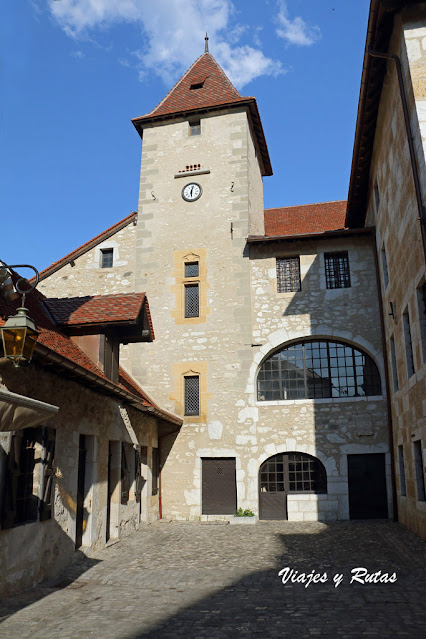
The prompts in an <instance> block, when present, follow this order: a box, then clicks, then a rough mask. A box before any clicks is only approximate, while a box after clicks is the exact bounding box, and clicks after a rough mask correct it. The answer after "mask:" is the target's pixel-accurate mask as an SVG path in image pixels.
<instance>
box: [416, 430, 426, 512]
mask: <svg viewBox="0 0 426 639" xmlns="http://www.w3.org/2000/svg"><path fill="white" fill-rule="evenodd" d="M413 449H414V451H413V452H414V466H415V471H416V484H417V501H426V483H425V481H426V477H425V470H424V462H423V452H422V442H421V440H420V439H418V440H417V441H415V442H413Z"/></svg>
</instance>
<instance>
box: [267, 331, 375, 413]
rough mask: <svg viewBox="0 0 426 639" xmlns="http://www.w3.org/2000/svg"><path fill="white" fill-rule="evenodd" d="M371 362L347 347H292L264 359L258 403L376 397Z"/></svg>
mask: <svg viewBox="0 0 426 639" xmlns="http://www.w3.org/2000/svg"><path fill="white" fill-rule="evenodd" d="M380 393H381V385H380V375H379V371H378V369H377V366H376V364H375V363H374V361H373V360H372V359H371V357H369V356H368V355H366V354H365V353H363V352H362V351H359V350H358V349H356V348H353V347H352V346H349V344H342V343H339V342H329V341H327V340H320V341H307V342H303V343H298V344H294V345H292V346H289V347H287V348H283V349H282V350H280V351H278V352H276V353H274V354H273V355H271V356H270V357H268V359H266V360H265V361H264V362H263V364H262V366H261V368H260V370H259V374H258V377H257V398H258V400H259V401H275V400H281V399H284V400H289V399H292V400H293V399H316V398H328V397H365V396H372V395H380Z"/></svg>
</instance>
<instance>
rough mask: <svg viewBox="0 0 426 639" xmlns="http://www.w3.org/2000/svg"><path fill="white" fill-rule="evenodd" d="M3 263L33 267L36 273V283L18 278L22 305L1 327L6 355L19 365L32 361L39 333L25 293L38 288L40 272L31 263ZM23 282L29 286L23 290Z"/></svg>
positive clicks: (16, 286) (17, 288)
mask: <svg viewBox="0 0 426 639" xmlns="http://www.w3.org/2000/svg"><path fill="white" fill-rule="evenodd" d="M2 265H3V266H4V267H5V268H31V269H32V270H33V271H35V274H36V278H35V283H33V284H29V283H28V280H27V279H26V278H25V277H20V278H19V279H18V281H17V282H16V284H15V289H16V291H17V292H18V293H20V294H21V295H22V303H21V306H20V307H19V308H17V309H16V315H13V316H12V317H9V319H8V320H7V321H6V323H5V324H4V326H2V327H1V328H0V330H1V336H2V341H3V351H4V355H5V357H7V358H8V359H10V360H12V362H13V364H14V366H16V367H18V366H19V365H20V364H28V363H29V362H30V361H31V358H32V355H33V351H34V346H35V344H36V341H37V337H38V335H39V333H38V331H37V330H36V327H35V324H34V322H33V320H32V319H31V317H30V316H29V315H28V312H29V311H28V309H27V308H25V295H26V294H27V293H30V292H31V291H33V290H34V289H35V288H36V286H37V284H38V280H39V273H38V271H37V269H36V268H34V266H30V265H29V264H13V265H12V266H9V265H8V264H5V263H4V262H2ZM21 282H25V283H26V285H27V286H29V288H27V289H26V290H23V289H22V288H21V287H20V284H21Z"/></svg>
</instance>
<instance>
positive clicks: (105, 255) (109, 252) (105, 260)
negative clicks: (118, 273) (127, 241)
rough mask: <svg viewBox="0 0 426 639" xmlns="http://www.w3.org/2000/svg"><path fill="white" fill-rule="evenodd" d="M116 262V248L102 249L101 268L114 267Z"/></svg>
mask: <svg viewBox="0 0 426 639" xmlns="http://www.w3.org/2000/svg"><path fill="white" fill-rule="evenodd" d="M113 262H114V249H112V248H107V249H101V268H112V265H113Z"/></svg>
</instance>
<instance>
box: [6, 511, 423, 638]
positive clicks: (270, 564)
mask: <svg viewBox="0 0 426 639" xmlns="http://www.w3.org/2000/svg"><path fill="white" fill-rule="evenodd" d="M425 548H426V545H425V544H424V543H423V542H422V541H421V540H420V539H419V538H417V537H415V536H414V535H413V534H411V533H410V532H408V531H407V530H406V529H404V528H403V527H402V526H400V525H398V524H394V523H390V522H382V521H375V522H337V523H332V524H329V525H326V524H321V523H304V524H297V523H292V522H258V523H257V524H256V525H255V526H229V525H227V524H225V523H198V522H197V523H195V522H194V523H192V522H169V523H166V522H157V523H156V524H154V525H151V526H144V527H143V528H142V529H141V530H140V531H138V532H136V533H134V534H132V535H131V536H130V537H127V538H125V539H123V540H122V541H120V542H119V543H116V544H115V545H112V546H110V547H109V548H106V549H105V550H103V551H102V552H100V553H98V554H97V555H96V557H94V558H92V559H90V560H89V559H85V558H80V559H79V560H78V561H77V562H76V563H75V564H74V565H73V566H71V567H70V568H68V570H67V571H66V572H65V573H64V574H63V575H62V576H61V578H60V579H59V580H56V582H55V583H48V584H43V585H40V586H38V587H37V588H36V589H34V590H33V591H30V592H27V593H24V594H23V595H20V596H16V597H10V598H9V599H6V600H5V601H3V602H2V603H1V604H0V619H1V620H2V624H1V625H0V637H1V638H2V639H38V638H41V637H43V639H71V638H75V637H96V638H97V639H98V638H99V639H137V638H142V637H144V638H145V637H146V638H148V637H152V638H154V637H159V638H163V637H164V638H168V637H174V638H176V637H177V638H180V637H185V638H189V639H201V638H208V639H215V638H217V639H219V638H227V637H265V638H268V637H271V638H273V637H318V636H320V637H351V638H354V637H356V638H359V637H379V636H380V637H392V638H393V637H410V638H411V639H413V638H416V637H419V638H420V637H422V638H423V637H425V636H426V601H425V592H426V576H425ZM287 566H288V567H291V568H293V569H294V570H296V571H298V574H300V573H302V572H305V573H312V571H313V570H315V571H318V572H319V573H321V575H323V574H324V573H326V574H327V581H326V582H325V583H311V584H310V585H309V586H308V587H307V588H305V585H306V584H305V585H304V584H302V583H291V582H288V583H286V584H283V583H282V581H281V578H280V577H279V576H278V571H279V570H281V569H283V568H285V567H287ZM357 567H365V568H367V570H368V572H369V573H374V572H376V571H378V570H381V571H382V573H388V574H389V575H391V574H392V573H393V572H396V574H397V581H396V582H395V583H377V584H372V583H365V584H360V583H357V582H355V583H353V584H350V578H351V570H352V569H353V568H357ZM336 573H341V574H343V575H344V577H343V581H342V583H341V584H340V585H339V586H338V587H335V585H334V583H333V576H334V575H335V574H336ZM293 574H295V573H293Z"/></svg>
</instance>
